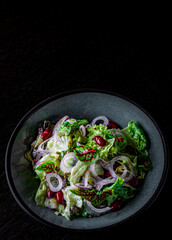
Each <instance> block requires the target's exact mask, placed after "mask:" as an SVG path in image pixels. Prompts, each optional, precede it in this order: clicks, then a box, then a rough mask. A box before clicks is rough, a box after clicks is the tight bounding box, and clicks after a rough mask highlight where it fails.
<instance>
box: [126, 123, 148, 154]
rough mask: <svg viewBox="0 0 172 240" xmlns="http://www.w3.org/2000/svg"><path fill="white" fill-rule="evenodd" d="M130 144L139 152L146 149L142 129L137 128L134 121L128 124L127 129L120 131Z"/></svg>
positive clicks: (145, 140)
mask: <svg viewBox="0 0 172 240" xmlns="http://www.w3.org/2000/svg"><path fill="white" fill-rule="evenodd" d="M122 133H124V134H125V135H126V137H127V139H128V140H129V142H130V143H131V145H133V146H134V147H135V148H136V149H138V150H139V151H142V150H144V149H145V148H146V147H147V139H146V136H145V133H144V131H143V129H142V128H141V127H140V126H138V125H137V124H136V123H135V122H134V121H130V122H129V123H128V127H127V128H125V129H123V130H122Z"/></svg>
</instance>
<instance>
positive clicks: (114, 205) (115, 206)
mask: <svg viewBox="0 0 172 240" xmlns="http://www.w3.org/2000/svg"><path fill="white" fill-rule="evenodd" d="M121 205H122V201H121V200H118V199H117V200H115V202H113V203H112V205H111V206H110V208H111V209H112V211H115V210H118V209H119V208H120V207H121Z"/></svg>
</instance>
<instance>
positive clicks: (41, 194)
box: [35, 180, 48, 207]
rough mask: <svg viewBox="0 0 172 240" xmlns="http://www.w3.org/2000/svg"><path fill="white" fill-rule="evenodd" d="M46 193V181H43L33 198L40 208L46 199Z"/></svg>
mask: <svg viewBox="0 0 172 240" xmlns="http://www.w3.org/2000/svg"><path fill="white" fill-rule="evenodd" d="M47 191H48V187H47V184H46V180H43V181H41V183H40V185H39V188H38V190H37V192H36V196H35V201H36V204H37V205H38V206H42V207H44V206H45V205H44V202H45V199H46V197H47Z"/></svg>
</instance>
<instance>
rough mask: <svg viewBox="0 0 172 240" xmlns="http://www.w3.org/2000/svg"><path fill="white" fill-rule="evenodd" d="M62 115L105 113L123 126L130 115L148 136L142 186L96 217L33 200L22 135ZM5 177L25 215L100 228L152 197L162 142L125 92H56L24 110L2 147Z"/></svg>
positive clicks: (163, 162)
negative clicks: (148, 163)
mask: <svg viewBox="0 0 172 240" xmlns="http://www.w3.org/2000/svg"><path fill="white" fill-rule="evenodd" d="M64 115H69V116H70V117H72V118H76V119H82V118H86V119H88V120H90V121H91V120H92V119H93V118H94V117H96V116H99V115H105V116H107V117H108V118H109V119H112V120H113V121H114V122H116V123H118V124H119V125H120V126H121V127H126V126H127V124H128V122H129V121H130V120H133V121H135V122H136V123H138V124H140V125H141V126H142V127H143V129H144V130H145V132H146V133H147V135H148V136H149V139H150V143H151V144H150V149H149V153H150V157H151V159H152V162H153V169H152V171H150V172H149V173H148V174H147V176H146V179H145V182H144V184H143V188H142V190H141V191H140V192H139V194H138V195H137V196H136V197H135V198H134V199H132V200H130V201H129V202H128V203H127V204H126V206H125V207H124V208H122V209H121V210H119V211H116V212H111V213H108V214H106V215H103V216H100V217H92V218H81V217H79V218H76V219H74V220H72V221H68V220H67V219H65V218H64V217H62V216H57V215H56V214H55V213H54V211H53V210H50V209H48V208H42V207H39V206H37V205H36V203H35V201H34V197H35V193H36V191H37V188H38V186H39V180H38V179H35V174H34V172H33V170H32V167H31V164H30V162H28V161H27V160H26V159H25V158H24V152H25V151H26V149H27V145H26V140H28V139H29V138H30V139H31V138H32V137H33V136H34V134H35V130H36V129H37V127H38V123H39V121H41V120H46V119H48V120H54V121H57V120H58V119H60V118H61V117H62V116H64ZM5 161H6V176H7V180H8V184H9V187H10V189H11V192H12V194H13V195H14V197H15V199H16V201H17V202H18V203H19V205H20V206H21V207H22V209H24V210H25V211H26V212H27V213H28V214H29V215H31V216H32V217H34V218H35V219H37V220H39V221H40V222H42V223H45V224H47V225H49V226H53V227H56V228H57V227H61V228H65V229H73V230H93V229H100V228H105V227H109V226H112V225H113V226H114V225H116V224H119V223H122V222H124V221H126V220H128V219H130V218H131V217H133V216H136V215H138V214H139V213H140V212H142V211H144V210H145V209H146V208H147V207H148V206H150V204H151V203H152V202H153V201H154V200H155V199H156V197H157V196H158V194H159V192H160V190H161V189H162V187H163V184H164V181H165V178H166V175H167V170H168V158H167V147H166V143H165V140H164V137H163V134H162V132H161V130H160V129H159V127H158V125H157V124H156V122H155V121H154V120H153V118H152V117H151V116H150V114H148V113H147V112H146V111H145V110H144V109H143V108H142V107H140V106H139V105H138V104H136V103H134V102H133V101H131V100H129V99H127V98H126V97H123V96H120V95H118V94H114V93H109V92H102V91H101V90H98V91H95V90H90V89H88V90H86V89H85V90H76V91H70V92H66V93H62V94H58V95H56V96H53V97H51V98H48V99H47V100H45V101H43V102H41V103H40V104H38V105H37V106H35V107H34V108H33V109H32V110H31V111H29V112H28V113H27V114H26V115H25V116H24V117H23V119H22V120H21V121H20V122H19V124H18V125H17V127H16V128H15V130H14V132H13V134H12V136H11V138H10V141H9V144H8V147H7V152H6V160H5Z"/></svg>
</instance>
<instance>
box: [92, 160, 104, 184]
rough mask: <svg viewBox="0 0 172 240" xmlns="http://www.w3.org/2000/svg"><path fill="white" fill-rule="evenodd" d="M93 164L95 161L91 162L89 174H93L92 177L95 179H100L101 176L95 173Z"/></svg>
mask: <svg viewBox="0 0 172 240" xmlns="http://www.w3.org/2000/svg"><path fill="white" fill-rule="evenodd" d="M95 164H96V163H92V164H91V165H90V171H91V174H92V175H93V177H94V178H95V179H96V180H97V181H101V180H102V178H101V177H99V176H98V175H97V173H96V171H95Z"/></svg>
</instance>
